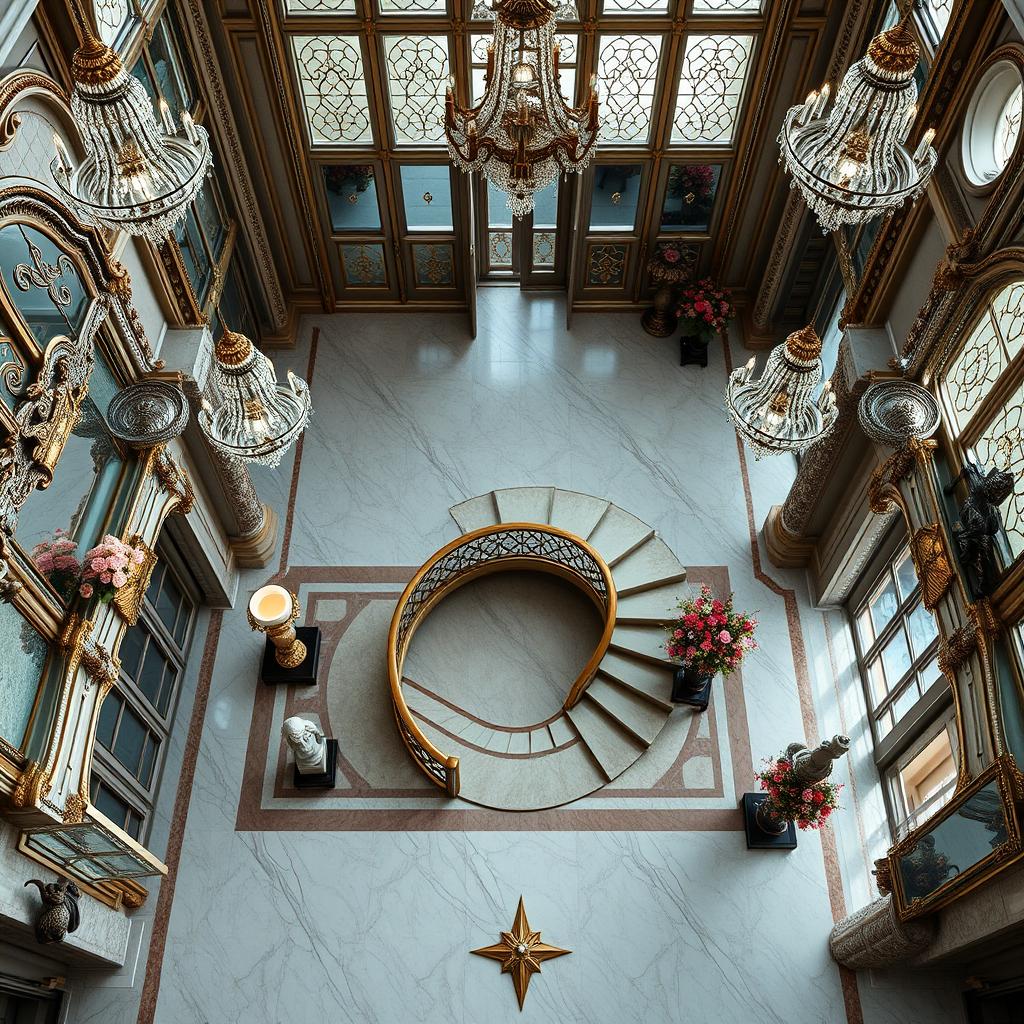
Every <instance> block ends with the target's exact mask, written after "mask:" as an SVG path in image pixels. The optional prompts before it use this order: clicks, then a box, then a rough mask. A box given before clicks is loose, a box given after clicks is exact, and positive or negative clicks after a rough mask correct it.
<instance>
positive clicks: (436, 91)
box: [384, 36, 448, 143]
mask: <svg viewBox="0 0 1024 1024" xmlns="http://www.w3.org/2000/svg"><path fill="white" fill-rule="evenodd" d="M384 53H385V57H386V60H387V74H388V93H389V95H390V97H391V123H392V127H393V128H394V133H395V141H396V142H399V143H401V142H443V141H444V123H443V122H444V92H445V88H446V85H447V81H448V40H447V39H446V38H445V37H444V36H385V37H384Z"/></svg>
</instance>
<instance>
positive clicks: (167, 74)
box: [149, 13, 196, 124]
mask: <svg viewBox="0 0 1024 1024" xmlns="http://www.w3.org/2000/svg"><path fill="white" fill-rule="evenodd" d="M149 58H150V60H151V61H152V62H153V70H154V71H155V72H156V85H157V89H158V90H159V92H160V95H161V96H163V98H164V99H165V100H166V101H167V106H168V107H170V109H171V117H173V119H174V122H175V124H177V123H179V122H180V120H181V113H182V111H183V110H189V109H191V107H192V106H193V105H194V104H195V101H196V89H195V86H194V85H193V83H192V78H191V73H190V71H189V68H188V66H187V65H186V64H185V60H184V58H183V56H182V51H181V47H180V46H179V45H178V40H177V30H176V29H175V27H174V25H173V22H172V16H171V15H170V13H167V14H165V15H164V16H163V17H162V18H161V19H160V20H159V21H158V22H157V25H156V30H155V32H154V33H153V40H152V42H151V43H150V44H149Z"/></svg>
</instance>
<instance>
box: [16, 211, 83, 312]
mask: <svg viewBox="0 0 1024 1024" xmlns="http://www.w3.org/2000/svg"><path fill="white" fill-rule="evenodd" d="M18 227H19V229H20V231H21V236H22V238H24V239H25V244H26V245H27V246H28V251H29V255H30V256H31V258H32V266H29V265H28V264H27V263H18V264H16V265H15V267H14V271H13V273H12V275H11V276H12V277H13V278H14V283H15V285H17V287H18V288H20V289H21V290H22V291H23V292H27V291H28V290H29V289H30V288H40V289H42V290H43V291H45V292H46V294H47V295H48V296H49V298H50V301H51V302H52V303H53V304H54V305H55V306H56V307H57V309H58V310H59V311H60V313H61V315H62V316H63V317H64V321H65V323H67V325H68V327H70V326H71V321H70V320H68V318H67V314H66V313H65V312H64V310H65V309H66V308H67V307H68V306H70V305H71V289H70V288H69V287H68V286H67V283H66V282H63V281H61V278H62V277H63V276H64V275H65V274H71V275H72V276H73V275H74V273H75V265H74V263H72V262H71V257H70V256H68V254H67V253H66V252H62V253H60V254H59V255H58V256H57V262H56V264H51V263H47V262H46V260H45V259H43V254H42V251H41V250H40V248H39V246H38V245H36V244H35V242H33V241H32V240H31V239H30V238H29V237H28V235H27V234H25V229H24V228H22V227H21V225H19V226H18Z"/></svg>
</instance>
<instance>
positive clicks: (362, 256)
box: [341, 242, 387, 288]
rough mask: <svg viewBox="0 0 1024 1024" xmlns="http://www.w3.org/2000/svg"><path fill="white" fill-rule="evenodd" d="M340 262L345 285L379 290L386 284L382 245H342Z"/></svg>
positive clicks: (374, 243)
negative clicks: (343, 272)
mask: <svg viewBox="0 0 1024 1024" xmlns="http://www.w3.org/2000/svg"><path fill="white" fill-rule="evenodd" d="M341 260H342V266H343V268H344V271H345V283H346V284H348V285H351V286H353V287H363V288H373V287H377V288H379V287H382V286H383V285H386V284H387V276H386V272H385V267H384V246H383V245H380V244H379V243H377V242H357V243H352V244H346V245H342V246H341Z"/></svg>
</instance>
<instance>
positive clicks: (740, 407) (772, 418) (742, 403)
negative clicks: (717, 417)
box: [725, 326, 839, 459]
mask: <svg viewBox="0 0 1024 1024" xmlns="http://www.w3.org/2000/svg"><path fill="white" fill-rule="evenodd" d="M753 374H754V359H751V360H750V361H749V362H748V363H747V364H746V366H741V367H740V368H739V369H738V370H733V372H732V374H731V375H730V376H729V383H728V385H727V386H726V390H725V405H726V409H727V410H728V413H729V416H730V418H731V419H732V421H733V423H734V424H735V426H736V430H737V432H738V433H739V435H740V436H741V437H742V438H743V440H744V441H745V442H746V443H747V444H748V445H749V446H750V447H751V448H752V449H753V450H754V457H755V458H757V459H760V458H761V457H762V456H764V455H779V454H781V453H782V452H798V451H802V450H803V449H804V448H807V447H809V446H810V445H812V444H814V442H815V441H818V440H819V439H821V438H822V437H824V436H825V435H826V434H827V433H828V432H829V431H830V430H831V429H832V426H833V425H834V424H835V421H836V417H837V416H838V415H839V410H838V408H837V406H836V399H835V395H833V394H832V386H831V382H830V381H826V382H825V386H824V388H823V389H822V391H821V394H820V395H819V396H818V398H817V401H814V400H813V399H812V392H813V391H814V389H815V387H817V385H818V383H819V382H820V381H821V341H820V339H819V338H818V335H817V334H816V333H815V331H814V328H813V327H810V326H808V327H805V328H803V330H800V331H794V332H793V333H792V334H791V335H790V336H789V337H788V338H787V339H786V340H785V342H784V343H783V344H782V345H776V346H775V348H773V349H772V350H771V352H769V353H768V362H767V363H766V364H765V368H764V373H762V374H761V377H760V379H759V380H751V377H752V376H753Z"/></svg>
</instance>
